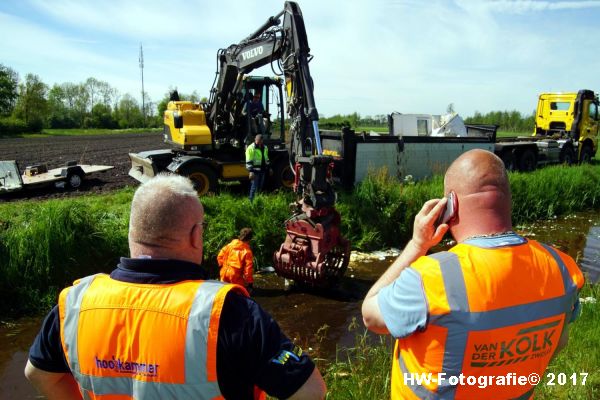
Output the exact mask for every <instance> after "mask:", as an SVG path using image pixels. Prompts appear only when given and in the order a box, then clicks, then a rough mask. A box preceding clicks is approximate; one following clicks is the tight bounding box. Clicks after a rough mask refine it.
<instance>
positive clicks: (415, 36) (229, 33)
mask: <svg viewBox="0 0 600 400" xmlns="http://www.w3.org/2000/svg"><path fill="white" fill-rule="evenodd" d="M299 5H300V7H301V9H302V12H303V15H304V20H305V24H306V30H307V35H308V40H309V44H310V47H311V54H312V55H313V56H314V59H313V61H312V62H311V64H310V67H311V73H312V76H313V80H314V82H315V99H316V104H317V108H318V110H319V113H320V114H323V115H326V116H331V115H333V114H337V113H343V114H346V113H351V112H355V111H356V112H358V113H359V114H361V115H363V116H364V115H376V114H388V113H390V112H392V111H398V112H402V113H432V114H440V113H443V112H444V111H445V110H446V107H447V105H448V104H449V103H453V104H454V108H455V110H456V111H457V112H459V113H460V114H462V115H463V116H469V115H472V114H473V112H474V111H476V110H478V111H480V112H484V113H485V112H488V111H492V110H513V109H516V110H518V111H521V112H523V113H530V112H532V110H533V109H534V107H535V105H536V98H537V95H538V94H539V93H541V92H547V91H577V90H579V89H583V88H586V89H592V90H595V91H600V1H592V0H589V1H527V0H523V1H513V0H498V1H476V0H455V1H450V0H445V1H444V0H439V1H436V0H430V1H420V0H390V1H384V0H371V1H352V0H347V1H336V0H334V1H325V0H307V1H299ZM282 9H283V1H273V0H264V1H252V0H245V1H239V0H220V1H209V0H205V1H200V0H196V1H195V0H186V1H179V0H171V1H155V0H146V1H141V0H137V1H133V0H129V1H128V0H122V1H113V0H103V1H98V0H95V1H88V0H52V1H44V0H21V1H9V0H4V1H1V2H0V63H2V64H4V65H7V66H9V67H11V68H13V69H14V70H16V71H17V72H18V73H19V74H20V76H21V77H24V76H25V74H26V73H35V74H37V75H39V76H40V77H41V78H42V80H43V81H44V82H46V83H47V84H50V85H52V84H54V83H62V82H82V81H84V80H85V79H86V78H88V77H90V76H93V77H95V78H97V79H100V80H103V81H107V82H108V83H110V84H111V85H112V86H113V87H116V88H117V89H118V90H119V91H120V93H121V94H124V93H130V94H132V95H133V96H135V97H136V98H138V99H140V98H141V96H140V90H141V83H140V70H139V66H138V52H139V44H140V43H143V46H144V58H145V69H144V78H145V88H146V91H147V92H148V93H149V95H150V97H151V98H152V100H154V101H158V100H160V99H161V98H162V97H163V95H164V94H165V93H166V92H167V91H168V89H169V88H170V87H177V88H178V89H179V90H180V91H181V92H184V93H190V92H192V91H194V90H196V91H197V92H198V93H199V94H200V96H206V95H208V91H209V90H210V87H211V84H212V81H213V79H214V74H215V69H216V52H217V50H218V49H219V48H222V47H227V46H228V45H230V44H232V43H237V42H239V41H240V40H241V39H243V38H245V37H246V36H248V35H249V34H250V33H251V32H253V31H254V30H255V29H256V28H258V27H259V26H260V25H261V24H262V23H263V22H264V21H266V19H267V18H268V17H269V16H271V15H274V14H276V13H278V12H279V11H280V10H282ZM255 73H256V74H260V73H262V74H265V75H272V73H271V72H270V69H269V68H266V69H265V68H263V69H262V70H257V71H255Z"/></svg>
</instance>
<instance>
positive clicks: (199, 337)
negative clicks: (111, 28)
mask: <svg viewBox="0 0 600 400" xmlns="http://www.w3.org/2000/svg"><path fill="white" fill-rule="evenodd" d="M97 276H98V275H93V276H88V277H86V278H83V279H81V280H80V281H79V283H78V284H76V285H75V286H73V287H72V288H70V290H69V291H68V293H67V298H66V304H65V311H64V312H65V319H64V327H63V337H64V339H63V340H64V343H65V347H66V352H67V354H66V355H67V358H68V361H69V367H70V369H71V372H72V374H73V376H74V377H75V379H76V380H77V382H78V384H79V386H80V388H81V389H82V394H83V396H84V398H89V395H90V394H89V393H87V392H91V394H92V396H93V395H108V394H115V395H126V396H131V397H135V398H144V399H151V400H154V399H157V400H158V399H164V398H175V399H184V398H197V399H214V398H222V395H221V392H220V390H219V384H218V381H217V379H216V377H211V376H209V372H208V371H207V347H208V346H207V342H208V335H209V326H210V320H211V311H212V308H213V304H214V300H215V297H216V295H217V293H218V292H219V291H220V290H226V291H228V290H230V289H231V288H232V286H231V285H227V286H225V285H224V284H223V283H220V282H211V281H204V282H201V283H200V285H199V287H198V290H197V291H196V295H195V297H194V300H193V302H192V305H191V309H190V312H189V316H188V320H187V331H186V337H185V355H184V357H185V360H184V363H185V383H184V384H176V383H164V382H151V381H141V380H137V379H135V378H134V377H123V378H121V377H99V376H91V375H87V374H83V373H81V369H80V363H79V360H78V352H77V335H78V327H79V314H80V309H81V304H82V300H83V298H84V295H85V292H86V291H87V289H88V288H89V287H90V285H91V284H92V282H93V280H94V279H95V278H96V277H97ZM215 351H216V349H215ZM213 362H214V363H215V368H216V360H215V361H213Z"/></svg>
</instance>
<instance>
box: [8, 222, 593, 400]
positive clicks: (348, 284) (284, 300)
mask: <svg viewBox="0 0 600 400" xmlns="http://www.w3.org/2000/svg"><path fill="white" fill-rule="evenodd" d="M516 230H517V231H518V232H519V233H521V234H522V235H524V236H526V237H528V238H531V239H535V240H538V241H541V242H545V243H548V244H551V245H553V246H555V247H557V248H559V249H561V250H562V251H564V252H566V253H568V254H569V255H571V256H572V257H574V258H575V259H576V260H578V264H579V265H580V266H581V268H582V269H583V270H584V271H585V272H586V275H587V279H588V280H589V281H591V282H598V280H600V213H599V212H593V213H577V214H573V215H569V216H566V217H561V218H557V219H554V220H549V221H540V222H536V223H534V224H530V225H526V226H520V227H517V228H516ZM450 244H451V243H449V242H446V243H444V245H446V246H448V245H450ZM441 247H443V246H440V248H441ZM394 253H395V252H394V251H388V252H375V253H371V254H369V255H363V254H354V255H353V257H352V258H353V261H352V262H351V264H350V266H349V267H348V271H347V272H346V276H345V277H344V278H343V280H342V282H341V284H340V285H339V287H338V288H337V289H335V290H333V291H328V292H322V291H321V292H300V291H296V290H294V289H293V288H292V289H286V287H285V285H284V281H283V279H281V278H279V277H277V276H275V275H274V274H264V275H263V274H258V275H257V276H256V283H255V286H256V287H257V288H258V289H256V291H255V294H254V298H255V299H256V301H257V302H258V303H259V304H260V305H261V306H262V307H263V308H265V309H266V310H267V311H268V312H269V313H270V314H271V315H272V316H273V317H274V318H275V320H277V321H278V323H279V324H280V326H281V327H282V329H283V331H284V332H286V334H287V335H288V336H289V337H291V338H293V339H294V341H295V342H296V343H297V344H298V345H300V346H301V347H303V348H304V349H305V350H307V351H309V353H311V355H312V356H313V357H319V358H324V359H327V360H330V361H333V360H335V356H336V350H337V349H338V348H340V347H352V346H353V344H354V339H355V336H356V334H357V333H362V332H363V331H364V330H363V328H362V321H361V317H360V305H361V301H362V299H363V298H364V296H365V294H366V292H367V291H368V290H369V288H370V287H371V285H372V284H373V282H374V281H375V280H376V279H377V278H378V277H379V276H380V275H381V274H382V273H383V272H384V271H385V269H386V268H387V267H388V266H389V264H390V263H391V262H392V261H393V259H394V257H393V254H394ZM396 254H397V252H396ZM353 320H355V321H356V324H353ZM41 322H42V317H40V318H22V319H20V320H17V321H15V322H12V323H0V400H3V399H7V400H8V399H39V398H41V397H39V396H37V395H36V393H35V391H34V390H33V388H32V387H31V386H30V385H29V384H28V383H27V381H26V380H25V378H24V377H23V367H24V366H25V363H26V361H27V352H28V349H29V346H30V345H31V343H32V341H33V339H34V337H35V335H36V334H37V332H38V329H39V326H40V324H41ZM352 326H354V328H352Z"/></svg>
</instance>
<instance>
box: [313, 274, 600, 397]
mask: <svg viewBox="0 0 600 400" xmlns="http://www.w3.org/2000/svg"><path fill="white" fill-rule="evenodd" d="M580 297H593V298H595V299H596V303H595V304H592V303H585V304H582V305H581V306H582V311H581V314H580V316H579V318H578V319H577V320H576V321H575V322H574V323H573V324H571V326H570V335H569V336H570V337H569V343H568V345H567V347H566V348H565V349H563V351H562V352H561V353H560V354H559V355H558V356H557V357H556V358H555V359H554V360H553V361H552V362H551V364H550V365H549V367H548V369H547V371H546V373H553V374H555V375H558V374H560V373H565V374H567V375H568V376H571V375H572V374H573V373H577V374H578V375H579V373H582V372H583V373H588V376H587V381H586V384H585V385H581V380H579V381H578V384H577V385H573V384H571V383H570V382H567V384H565V385H563V386H561V385H558V384H556V385H554V386H547V385H545V383H547V382H548V377H544V378H543V379H542V383H540V385H538V387H537V389H536V392H535V398H536V399H548V400H550V399H581V400H584V399H585V400H587V399H598V398H600V346H598V338H599V337H600V287H598V286H591V285H587V284H586V285H585V286H584V287H583V289H582V291H581V293H580ZM350 329H354V330H356V331H357V332H362V333H357V334H356V339H355V345H354V346H353V347H352V348H349V349H341V350H340V351H339V352H338V358H337V359H336V361H335V362H333V363H331V364H326V363H325V362H324V361H321V364H320V369H321V371H325V381H326V383H327V389H328V391H329V394H328V396H327V399H330V400H334V399H340V400H342V399H343V400H350V399H356V400H359V399H388V398H389V397H390V379H391V362H392V349H393V343H392V339H391V338H390V337H389V336H381V337H378V338H377V339H375V340H373V339H372V335H367V333H366V332H365V331H364V328H360V327H358V325H357V324H356V321H354V322H353V324H351V326H350ZM578 379H581V378H578ZM556 382H557V381H556V380H555V383H556Z"/></svg>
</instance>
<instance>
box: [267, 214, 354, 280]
mask: <svg viewBox="0 0 600 400" xmlns="http://www.w3.org/2000/svg"><path fill="white" fill-rule="evenodd" d="M339 224H340V215H339V213H338V212H337V211H336V210H335V209H330V210H329V213H328V214H327V215H326V216H324V217H317V218H314V219H313V218H309V217H308V216H307V215H306V213H301V214H298V215H294V216H293V217H292V218H290V219H288V220H287V221H286V223H285V228H286V233H287V235H286V238H285V242H284V243H283V244H282V245H281V247H280V248H279V251H277V252H276V253H275V255H274V257H273V261H274V265H275V271H276V272H277V274H278V275H280V276H283V277H285V278H288V279H293V280H294V281H296V282H300V283H303V284H308V285H310V286H317V287H327V286H331V285H334V284H335V283H337V282H338V281H339V279H340V278H341V277H342V276H343V275H344V272H345V271H346V268H347V267H348V262H349V260H350V242H349V241H348V240H346V239H344V238H343V237H342V236H341V235H340V229H339Z"/></svg>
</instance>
